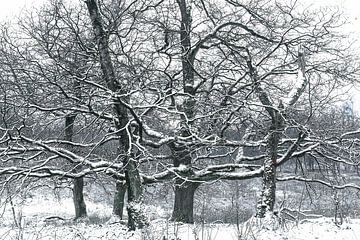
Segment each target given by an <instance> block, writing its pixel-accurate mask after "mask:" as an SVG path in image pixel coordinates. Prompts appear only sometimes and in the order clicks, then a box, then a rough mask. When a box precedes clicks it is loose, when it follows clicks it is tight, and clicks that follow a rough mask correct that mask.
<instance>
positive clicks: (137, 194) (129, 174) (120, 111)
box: [85, 0, 147, 230]
mask: <svg viewBox="0 0 360 240" xmlns="http://www.w3.org/2000/svg"><path fill="white" fill-rule="evenodd" d="M85 3H86V5H87V9H88V13H89V16H90V19H91V23H92V27H93V30H94V34H95V39H96V43H97V46H98V51H99V61H100V67H101V71H102V73H103V77H104V79H105V81H106V85H107V87H108V89H109V90H110V91H111V93H112V101H113V103H112V107H113V115H114V122H115V127H116V129H117V135H118V137H119V150H120V151H119V152H120V155H121V156H122V159H123V160H122V162H123V164H124V168H125V178H126V184H127V190H128V219H129V220H128V227H129V229H130V230H135V229H136V228H142V227H144V226H145V225H147V221H146V217H145V216H144V214H143V213H142V185H141V178H140V173H139V170H138V166H137V161H136V159H134V157H133V156H134V153H133V150H132V149H131V146H130V141H131V135H130V132H131V130H130V129H127V128H128V127H129V126H128V123H129V116H128V109H127V107H126V106H125V105H124V103H128V102H129V99H128V97H124V96H127V95H128V93H127V92H126V90H124V87H123V86H122V85H121V81H120V80H119V79H117V78H116V75H115V70H114V66H113V62H112V60H111V56H110V51H109V42H108V40H109V39H108V35H107V33H106V32H105V29H104V26H103V20H102V16H101V14H100V10H99V8H98V5H97V1H96V0H86V1H85ZM128 130H129V131H128ZM139 132H140V133H139V134H141V130H140V131H139Z"/></svg>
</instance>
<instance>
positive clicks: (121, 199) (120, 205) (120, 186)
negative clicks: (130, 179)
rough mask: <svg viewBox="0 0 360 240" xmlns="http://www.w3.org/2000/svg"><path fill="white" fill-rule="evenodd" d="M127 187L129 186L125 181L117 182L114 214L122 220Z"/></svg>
mask: <svg viewBox="0 0 360 240" xmlns="http://www.w3.org/2000/svg"><path fill="white" fill-rule="evenodd" d="M126 187H127V186H126V183H125V182H124V181H116V187H115V188H116V189H115V196H114V203H113V213H114V214H115V215H116V216H118V217H119V218H120V219H122V218H123V212H124V203H125V193H126Z"/></svg>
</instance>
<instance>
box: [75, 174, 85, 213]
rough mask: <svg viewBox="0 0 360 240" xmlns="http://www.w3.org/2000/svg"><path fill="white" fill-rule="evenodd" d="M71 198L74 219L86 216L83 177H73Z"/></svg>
mask: <svg viewBox="0 0 360 240" xmlns="http://www.w3.org/2000/svg"><path fill="white" fill-rule="evenodd" d="M73 184H74V188H73V200H74V206H75V219H78V218H83V217H86V216H87V212H86V205H85V201H84V194H83V189H84V178H82V177H81V178H75V179H74V180H73Z"/></svg>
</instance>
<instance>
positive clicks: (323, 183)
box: [276, 176, 360, 190]
mask: <svg viewBox="0 0 360 240" xmlns="http://www.w3.org/2000/svg"><path fill="white" fill-rule="evenodd" d="M276 180H277V181H281V182H284V181H299V182H307V183H319V184H322V185H324V186H327V187H329V188H333V189H338V190H341V189H346V188H351V189H356V190H360V186H358V185H356V184H353V183H348V184H343V185H336V184H332V183H330V182H326V181H323V180H319V179H310V178H303V177H296V176H290V177H279V178H276Z"/></svg>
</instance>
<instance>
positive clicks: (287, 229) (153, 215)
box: [0, 191, 360, 240]
mask: <svg viewBox="0 0 360 240" xmlns="http://www.w3.org/2000/svg"><path fill="white" fill-rule="evenodd" d="M39 192H41V191H37V192H36V193H37V194H36V195H32V196H31V197H27V198H24V197H23V198H21V199H20V198H19V197H14V198H13V199H12V201H9V199H8V201H7V204H6V205H4V204H2V211H1V213H2V215H1V221H0V239H1V240H2V239H4V240H6V239H9V240H10V239H16V240H22V239H24V240H45V239H49V240H50V239H54V240H55V239H56V240H63V239H67V240H73V239H86V240H97V239H104V240H105V239H109V240H111V239H114V240H115V239H116V240H119V239H134V240H135V239H136V240H137V239H144V240H145V239H146V240H147V239H149V240H152V239H154V240H155V239H159V240H170V239H171V240H187V239H189V240H190V239H191V240H200V239H201V240H215V239H218V240H225V239H229V240H231V239H237V240H239V239H243V240H247V239H249V240H250V239H252V240H258V239H277V240H281V239H291V240H311V239H319V240H322V239H324V240H328V239H333V240H337V239H346V240H353V239H354V240H355V239H360V219H350V218H344V219H343V223H342V224H341V225H339V224H335V219H334V217H319V218H312V219H306V218H305V219H301V220H298V221H290V220H283V221H281V222H279V221H276V224H270V225H267V224H266V223H264V222H263V223H259V222H256V221H255V220H254V219H250V220H248V221H246V222H245V223H240V224H239V225H237V224H234V223H233V224H230V223H222V222H220V221H219V222H213V223H204V222H203V223H199V222H198V223H195V224H194V225H187V224H180V223H173V222H170V221H168V220H167V219H168V218H169V215H170V212H169V209H164V208H160V207H155V206H150V205H148V208H147V209H146V211H147V213H148V216H149V220H150V226H149V227H148V228H146V229H144V230H138V231H136V232H129V231H127V227H126V224H125V222H118V221H114V219H111V213H112V209H111V204H110V203H111V201H109V200H110V199H109V200H108V201H102V202H100V201H94V200H93V199H87V208H88V215H89V218H88V219H86V220H83V221H78V222H74V221H73V220H72V217H73V212H74V209H73V204H72V199H71V198H70V196H66V197H62V198H57V197H56V195H54V194H45V195H41V194H39ZM11 202H12V203H11ZM2 203H4V201H3V202H2ZM214 211H216V210H214ZM58 217H59V218H58ZM109 219H110V220H109ZM269 226H270V227H269Z"/></svg>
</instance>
